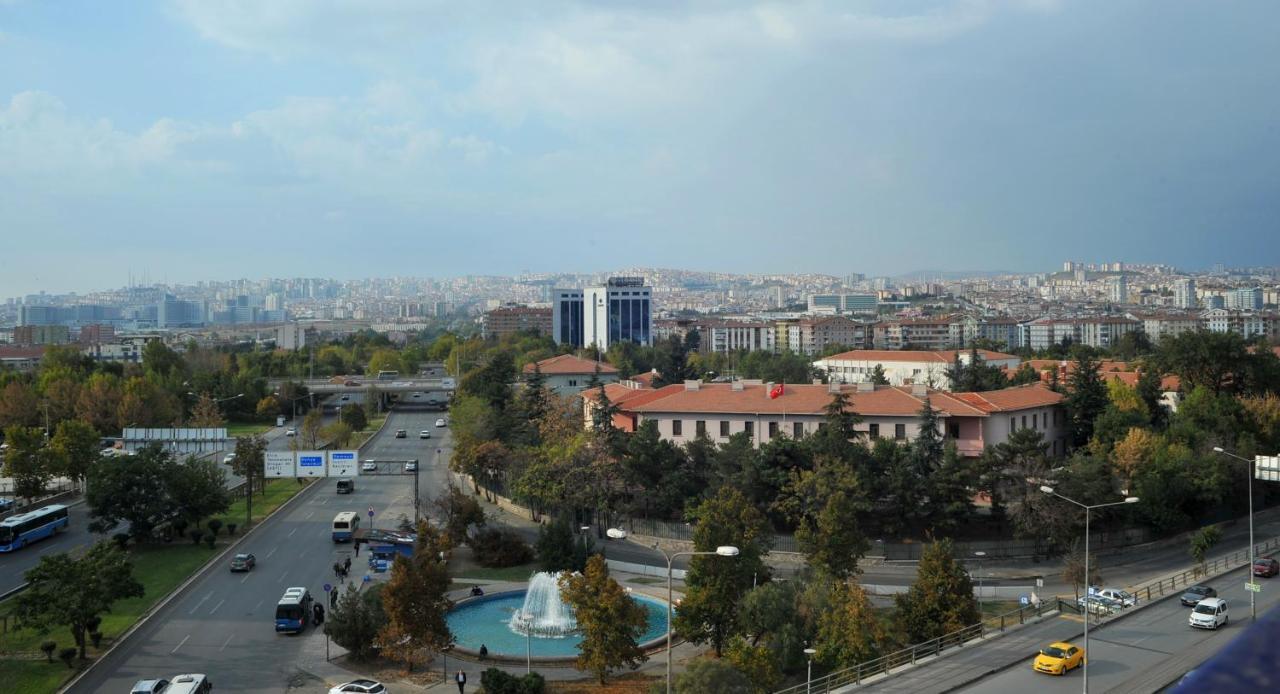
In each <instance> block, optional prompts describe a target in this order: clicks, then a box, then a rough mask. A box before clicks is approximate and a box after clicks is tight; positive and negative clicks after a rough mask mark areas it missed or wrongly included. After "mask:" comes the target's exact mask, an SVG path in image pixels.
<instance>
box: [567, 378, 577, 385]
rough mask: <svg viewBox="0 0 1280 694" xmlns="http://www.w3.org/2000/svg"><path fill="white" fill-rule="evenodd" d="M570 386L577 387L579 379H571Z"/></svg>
mask: <svg viewBox="0 0 1280 694" xmlns="http://www.w3.org/2000/svg"><path fill="white" fill-rule="evenodd" d="M569 385H570V386H576V385H578V379H576V378H571V379H569Z"/></svg>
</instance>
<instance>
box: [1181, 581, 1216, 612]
mask: <svg viewBox="0 0 1280 694" xmlns="http://www.w3.org/2000/svg"><path fill="white" fill-rule="evenodd" d="M1216 597H1218V591H1216V590H1214V589H1212V588H1210V587H1209V586H1206V585H1198V586H1191V587H1190V588H1188V589H1187V592H1185V593H1183V594H1182V597H1181V598H1179V600H1181V602H1182V605H1183V606H1184V607H1195V606H1196V605H1198V604H1200V601H1201V600H1204V599H1205V598H1216Z"/></svg>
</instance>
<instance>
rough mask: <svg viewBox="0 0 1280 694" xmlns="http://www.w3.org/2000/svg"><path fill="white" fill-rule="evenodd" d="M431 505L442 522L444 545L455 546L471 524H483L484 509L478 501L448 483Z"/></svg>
mask: <svg viewBox="0 0 1280 694" xmlns="http://www.w3.org/2000/svg"><path fill="white" fill-rule="evenodd" d="M432 505H433V506H435V508H436V517H438V518H439V519H440V520H441V521H442V522H443V523H444V537H443V541H444V545H445V546H446V547H448V548H450V549H452V548H454V547H457V546H458V545H460V544H462V543H463V542H464V541H465V540H466V539H467V534H468V532H470V530H471V528H472V526H477V527H478V526H483V525H484V524H485V517H484V509H483V508H481V507H480V502H478V501H476V500H475V497H472V496H470V495H468V494H464V493H463V491H462V490H461V489H458V487H457V486H455V485H454V484H452V483H450V484H449V488H448V490H447V491H446V492H445V493H444V494H441V495H440V496H437V497H436V499H435V501H433V502H432Z"/></svg>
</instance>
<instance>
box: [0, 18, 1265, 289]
mask: <svg viewBox="0 0 1280 694" xmlns="http://www.w3.org/2000/svg"><path fill="white" fill-rule="evenodd" d="M1277 26H1280V3H1277V2H1274V0H1258V1H1248V0H1238V1H1236V0H1233V1H1231V2H1201V1H1198V0H1126V1H1124V2H1115V1H1114V0H1103V1H1096V2H1095V1H1079V2H1072V1H1068V0H955V1H952V2H943V1H939V0H932V1H931V0H845V1H843V2H830V3H828V2H817V1H815V2H805V1H803V0H801V1H798V2H786V3H760V4H752V3H749V2H746V1H745V0H744V1H739V2H723V1H720V0H703V1H702V2H681V1H679V0H615V1H613V2H586V1H585V0H576V1H563V0H538V1H537V2H526V3H515V2H507V1H504V2H487V1H484V0H468V1H467V2H456V1H448V2H445V1H435V0H270V1H269V2H263V1H262V0H153V1H147V0H137V1H131V2H101V1H100V0H57V1H54V0H43V1H42V0H0V296H18V295H21V294H24V293H30V292H37V291H40V290H47V291H50V292H62V291H91V290H95V289H106V288H112V287H118V286H122V285H124V284H125V283H126V281H127V279H128V277H129V276H130V275H132V276H133V277H135V278H138V277H142V276H144V275H145V276H146V277H149V278H150V279H151V280H153V281H168V282H172V283H185V282H194V281H198V280H216V279H236V278H242V277H248V278H257V277H267V276H273V277H285V276H325V277H338V278H359V277H373V276H394V275H413V276H454V275H463V274H516V273H521V272H592V271H601V270H609V269H614V268H622V267H636V266H655V267H676V268H687V269H700V270H715V271H725V272H744V273H747V272H756V273H791V272H820V273H831V274H837V275H843V274H847V273H851V272H862V273H867V274H869V275H893V274H898V273H907V272H915V271H922V270H946V271H969V270H1010V271H1049V270H1054V269H1057V268H1060V267H1061V263H1062V261H1063V260H1067V259H1077V260H1085V261H1117V260H1120V261H1127V262H1162V263H1170V264H1173V265H1177V266H1179V267H1186V268H1201V267H1207V266H1208V265H1210V264H1212V263H1216V262H1222V263H1225V264H1227V265H1274V264H1280V228H1278V227H1280V223H1278V221H1277V220H1280V88H1278V87H1280V41H1277V40H1276V39H1275V28H1276V27H1277Z"/></svg>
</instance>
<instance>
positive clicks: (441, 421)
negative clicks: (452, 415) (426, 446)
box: [436, 417, 444, 427]
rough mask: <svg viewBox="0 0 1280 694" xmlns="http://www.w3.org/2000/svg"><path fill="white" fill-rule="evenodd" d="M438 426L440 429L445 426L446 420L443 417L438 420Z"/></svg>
mask: <svg viewBox="0 0 1280 694" xmlns="http://www.w3.org/2000/svg"><path fill="white" fill-rule="evenodd" d="M436 426H438V427H442V426H444V418H443V417H441V418H440V419H437V420H436Z"/></svg>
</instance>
